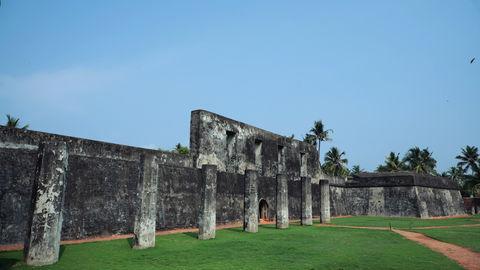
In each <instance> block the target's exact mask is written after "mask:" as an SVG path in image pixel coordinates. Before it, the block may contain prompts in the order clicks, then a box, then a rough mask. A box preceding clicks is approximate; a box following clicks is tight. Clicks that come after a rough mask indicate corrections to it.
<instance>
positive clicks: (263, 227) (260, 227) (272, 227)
mask: <svg viewBox="0 0 480 270" xmlns="http://www.w3.org/2000/svg"><path fill="white" fill-rule="evenodd" d="M258 229H259V230H260V229H262V230H263V229H267V230H276V229H277V227H276V226H275V225H270V224H268V225H260V226H258Z"/></svg>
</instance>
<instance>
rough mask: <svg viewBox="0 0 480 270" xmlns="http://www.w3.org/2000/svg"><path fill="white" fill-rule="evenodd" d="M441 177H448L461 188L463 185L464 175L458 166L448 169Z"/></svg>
mask: <svg viewBox="0 0 480 270" xmlns="http://www.w3.org/2000/svg"><path fill="white" fill-rule="evenodd" d="M441 176H443V177H448V178H450V179H452V180H453V181H455V182H456V183H458V185H460V186H461V187H463V185H464V184H465V175H464V173H463V169H462V168H461V167H459V166H453V167H450V168H449V169H448V171H446V172H444V173H442V175H441Z"/></svg>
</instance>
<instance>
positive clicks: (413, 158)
mask: <svg viewBox="0 0 480 270" xmlns="http://www.w3.org/2000/svg"><path fill="white" fill-rule="evenodd" d="M403 162H405V164H406V166H407V169H408V170H409V171H414V172H416V173H428V174H434V173H435V167H436V166H437V161H436V160H435V159H434V158H433V157H432V153H431V152H430V151H429V150H428V148H425V149H422V150H420V148H418V147H417V146H415V147H413V148H410V149H409V150H408V152H407V154H406V155H405V158H404V159H403Z"/></svg>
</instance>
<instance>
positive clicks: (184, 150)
mask: <svg viewBox="0 0 480 270" xmlns="http://www.w3.org/2000/svg"><path fill="white" fill-rule="evenodd" d="M173 151H174V152H176V153H179V154H182V155H188V153H190V149H188V147H186V146H183V145H182V144H181V143H177V145H175V149H174V150H173Z"/></svg>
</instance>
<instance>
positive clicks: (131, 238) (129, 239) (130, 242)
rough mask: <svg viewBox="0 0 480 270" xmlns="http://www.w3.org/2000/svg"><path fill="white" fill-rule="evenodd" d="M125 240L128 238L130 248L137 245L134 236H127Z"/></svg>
mask: <svg viewBox="0 0 480 270" xmlns="http://www.w3.org/2000/svg"><path fill="white" fill-rule="evenodd" d="M125 240H127V243H128V246H129V247H130V248H133V245H135V241H134V240H133V237H130V238H127V239H125Z"/></svg>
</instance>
